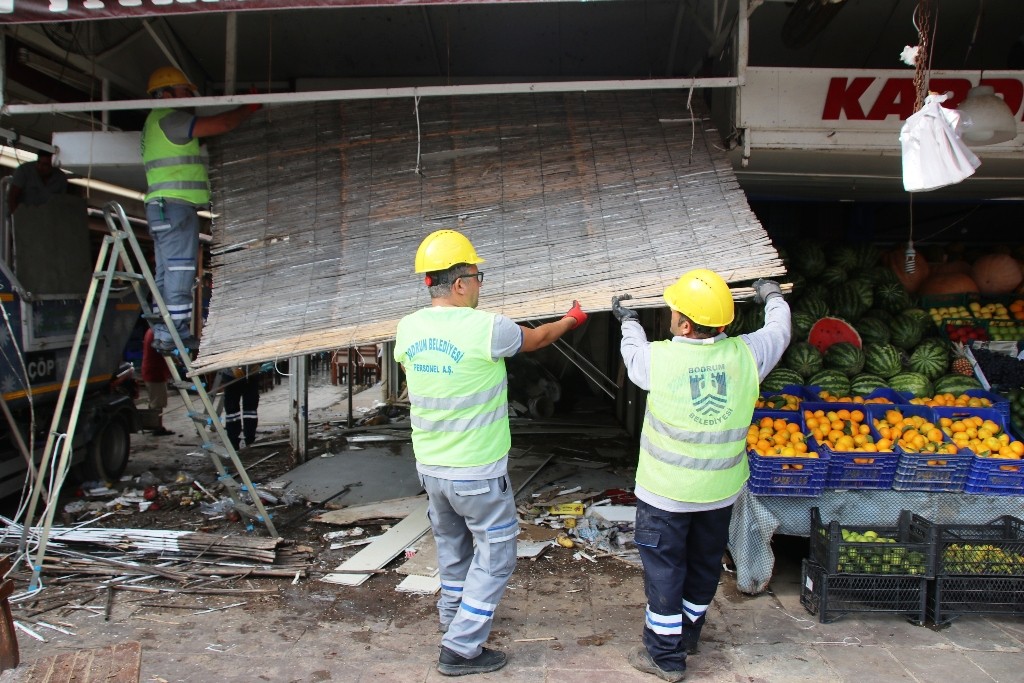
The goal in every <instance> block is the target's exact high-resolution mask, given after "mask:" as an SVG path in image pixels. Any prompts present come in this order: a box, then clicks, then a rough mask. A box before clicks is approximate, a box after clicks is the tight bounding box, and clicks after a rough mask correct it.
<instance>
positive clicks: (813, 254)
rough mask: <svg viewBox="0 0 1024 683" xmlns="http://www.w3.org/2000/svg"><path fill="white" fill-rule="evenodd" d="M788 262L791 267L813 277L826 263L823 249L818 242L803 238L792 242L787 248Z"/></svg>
mask: <svg viewBox="0 0 1024 683" xmlns="http://www.w3.org/2000/svg"><path fill="white" fill-rule="evenodd" d="M789 262H790V264H792V266H793V269H794V270H797V271H799V272H801V273H803V274H804V276H806V277H808V278H813V277H814V276H816V275H818V274H819V273H821V271H823V270H824V269H825V266H826V265H828V263H827V261H826V260H825V249H824V247H823V246H822V245H821V243H820V242H814V241H812V240H805V241H803V242H800V243H799V244H794V245H793V246H792V247H790V249H789Z"/></svg>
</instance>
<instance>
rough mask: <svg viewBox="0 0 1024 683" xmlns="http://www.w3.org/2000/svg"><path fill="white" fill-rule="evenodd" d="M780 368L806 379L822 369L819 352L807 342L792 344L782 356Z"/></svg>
mask: <svg viewBox="0 0 1024 683" xmlns="http://www.w3.org/2000/svg"><path fill="white" fill-rule="evenodd" d="M782 366H783V367H786V368H789V369H790V370H795V371H796V372H797V373H798V374H799V375H800V376H801V377H803V378H807V377H810V376H811V375H813V374H814V373H816V372H820V371H821V369H822V368H823V367H824V365H823V364H822V358H821V351H818V349H816V348H814V347H813V346H811V345H810V344H808V343H807V342H794V343H791V344H790V345H789V348H788V349H786V352H785V353H784V354H782Z"/></svg>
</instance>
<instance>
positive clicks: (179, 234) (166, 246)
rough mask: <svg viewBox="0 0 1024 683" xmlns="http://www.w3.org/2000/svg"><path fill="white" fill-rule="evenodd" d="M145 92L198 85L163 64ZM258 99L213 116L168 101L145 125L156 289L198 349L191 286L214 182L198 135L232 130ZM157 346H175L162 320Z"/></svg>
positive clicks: (165, 95)
mask: <svg viewBox="0 0 1024 683" xmlns="http://www.w3.org/2000/svg"><path fill="white" fill-rule="evenodd" d="M146 91H147V92H148V93H149V95H150V96H151V97H154V98H157V99H161V100H163V99H179V98H186V97H193V96H195V95H196V94H197V89H196V86H195V85H194V84H193V83H192V81H190V80H189V79H188V77H187V76H185V74H184V73H182V71H181V70H180V69H178V68H175V67H173V66H165V67H161V68H159V69H157V70H156V71H154V72H153V73H152V75H150V77H149V83H148V85H147V87H146ZM259 108H260V105H258V104H248V105H242V106H240V107H236V108H235V109H231V110H229V111H225V112H222V113H220V114H215V115H211V116H196V115H195V114H194V113H192V112H191V111H187V110H185V109H173V108H171V107H170V106H168V107H160V108H157V109H153V110H152V111H151V112H150V113H149V116H147V117H146V123H145V124H144V125H143V127H142V138H141V143H140V152H141V154H142V163H143V166H144V167H145V170H146V183H147V185H148V189H147V192H146V198H145V202H146V221H147V222H148V224H149V234H150V235H151V236H152V238H153V247H154V251H155V256H156V271H155V273H154V275H155V278H156V285H157V289H158V290H159V292H160V296H161V297H162V298H163V300H164V303H165V304H166V305H167V309H168V311H169V313H170V316H171V319H172V320H173V321H174V326H175V328H176V329H177V331H178V335H179V336H180V337H181V339H182V341H183V343H184V345H185V347H186V348H189V349H195V348H198V340H196V339H195V338H194V337H193V336H192V330H191V323H192V287H193V285H194V284H195V278H196V254H197V253H198V251H199V214H198V211H199V210H200V209H203V208H206V206H207V205H208V204H209V203H210V181H209V178H208V177H207V174H206V166H205V165H204V164H203V160H202V157H201V156H200V150H199V139H200V138H205V137H209V136H211V135H221V134H223V133H227V132H228V131H231V130H234V129H235V128H237V127H238V126H239V124H241V123H242V121H244V120H245V119H247V118H248V117H249V116H250V115H251V114H252V113H253V112H254V111H257V110H258V109H259ZM153 334H154V341H153V348H154V349H156V350H157V351H159V352H161V353H172V352H173V351H174V349H175V345H174V342H173V341H172V338H171V334H170V332H169V331H168V330H167V327H166V326H165V325H164V324H163V323H162V322H161V323H157V324H154V325H153Z"/></svg>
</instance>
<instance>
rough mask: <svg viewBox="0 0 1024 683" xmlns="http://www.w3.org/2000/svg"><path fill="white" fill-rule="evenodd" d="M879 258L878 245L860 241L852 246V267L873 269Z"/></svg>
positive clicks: (862, 269)
mask: <svg viewBox="0 0 1024 683" xmlns="http://www.w3.org/2000/svg"><path fill="white" fill-rule="evenodd" d="M879 258H881V254H880V253H879V251H878V247H876V246H875V245H873V244H870V243H868V242H861V243H860V244H857V245H855V246H854V247H853V259H854V263H853V267H854V268H855V269H856V270H861V271H867V270H874V268H875V266H876V265H877V264H878V259H879Z"/></svg>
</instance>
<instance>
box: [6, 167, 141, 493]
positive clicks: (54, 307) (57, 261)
mask: <svg viewBox="0 0 1024 683" xmlns="http://www.w3.org/2000/svg"><path fill="white" fill-rule="evenodd" d="M9 182H10V178H9V177H8V178H4V179H3V182H2V183H0V216H2V217H3V220H2V226H0V308H2V313H3V320H0V399H2V401H0V413H2V414H0V497H5V496H8V495H11V494H15V493H17V492H19V491H21V490H22V487H23V485H24V483H25V473H26V471H27V469H28V468H27V457H28V453H27V451H28V450H33V451H34V452H33V453H32V457H33V458H34V459H35V462H36V463H37V464H38V463H39V462H40V461H41V460H42V458H43V457H44V456H45V455H46V454H44V453H43V452H42V450H43V448H44V445H45V443H46V440H47V432H48V430H49V429H50V426H51V423H52V420H53V415H54V412H55V410H56V404H57V402H58V397H59V395H60V390H61V385H62V383H63V381H64V375H65V372H66V370H67V368H68V365H69V364H72V363H73V364H74V368H75V374H74V377H76V378H77V377H78V374H79V372H80V369H81V368H82V366H83V364H84V362H85V356H86V348H87V343H86V342H88V340H89V337H90V336H95V337H96V347H95V351H94V354H93V358H92V363H91V365H90V369H89V373H88V379H87V393H86V395H85V398H84V400H83V403H82V408H81V412H80V417H79V420H78V424H77V427H76V429H75V434H74V441H73V457H72V465H73V467H74V470H73V472H74V474H75V475H76V476H77V477H78V478H79V479H80V480H83V481H106V482H110V483H113V482H116V481H117V479H118V478H119V477H120V476H121V474H122V473H123V472H124V469H125V467H126V465H127V464H128V457H129V453H130V450H131V441H130V439H131V436H130V435H131V434H132V433H133V432H136V431H138V414H137V412H136V409H135V402H134V399H133V395H132V394H133V391H132V390H133V388H134V387H133V381H132V380H131V379H130V377H127V376H125V374H124V373H121V372H120V367H121V361H122V357H123V352H124V346H125V343H126V341H127V340H128V337H129V335H130V334H131V331H132V327H133V326H134V324H135V322H136V321H137V320H138V318H139V315H140V313H141V306H140V304H139V302H138V300H137V298H136V297H135V294H134V291H133V290H132V288H131V287H128V286H126V287H115V288H114V290H113V291H112V294H111V296H110V300H109V301H108V302H107V305H106V310H105V314H104V318H103V320H102V321H101V322H100V323H99V324H98V325H97V326H96V329H90V330H88V331H87V332H86V337H85V340H84V341H83V344H82V348H81V350H80V352H79V353H78V355H77V357H75V358H72V357H71V347H72V345H73V343H74V339H75V333H76V331H77V329H78V325H79V320H80V318H81V316H82V311H83V307H84V305H85V299H86V294H87V292H88V290H89V285H90V282H91V279H92V277H93V267H94V264H93V262H92V255H91V249H90V239H89V224H88V209H87V206H86V202H85V200H84V199H82V198H80V197H76V196H72V195H59V196H55V197H53V198H51V199H50V200H49V201H48V202H47V203H46V204H42V205H38V206H31V205H25V204H22V205H20V206H18V209H17V211H16V212H15V213H14V214H13V215H10V214H9V212H8V210H7V206H6V198H7V184H8V183H9ZM128 372H130V370H128ZM125 380H128V381H125ZM76 385H77V381H75V382H74V384H73V385H72V389H74V387H75V386H76ZM73 396H74V392H73V391H71V392H69V394H68V397H67V400H66V401H65V407H64V411H63V412H64V415H63V416H62V420H61V422H60V427H59V428H58V430H57V431H58V432H63V431H64V430H65V429H66V426H67V414H68V413H70V407H71V403H72V399H73ZM16 432H17V434H16ZM18 435H20V437H21V438H20V439H19V438H17V436H18ZM58 443H59V442H58ZM49 457H51V458H52V457H54V454H50V456H49Z"/></svg>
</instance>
